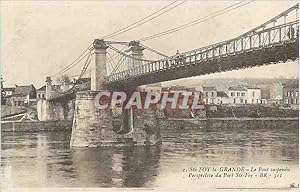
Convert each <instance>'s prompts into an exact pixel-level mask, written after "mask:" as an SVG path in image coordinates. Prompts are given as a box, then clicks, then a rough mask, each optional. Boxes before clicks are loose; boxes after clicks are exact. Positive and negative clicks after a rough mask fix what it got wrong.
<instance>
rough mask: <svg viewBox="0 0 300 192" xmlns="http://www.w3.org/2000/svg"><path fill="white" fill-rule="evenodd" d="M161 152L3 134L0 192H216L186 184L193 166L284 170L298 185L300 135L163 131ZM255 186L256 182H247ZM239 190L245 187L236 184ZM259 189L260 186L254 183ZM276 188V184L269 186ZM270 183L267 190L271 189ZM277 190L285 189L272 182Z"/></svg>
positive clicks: (62, 135)
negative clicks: (177, 191)
mask: <svg viewBox="0 0 300 192" xmlns="http://www.w3.org/2000/svg"><path fill="white" fill-rule="evenodd" d="M162 130H163V131H164V132H163V133H162V136H163V145H162V146H161V147H130V148H129V147H125V148H109V147H107V148H72V149H70V147H69V142H68V141H69V139H70V132H56V133H2V134H1V139H2V152H1V153H2V154H1V156H2V157H1V159H2V162H1V172H2V174H3V182H2V185H3V187H12V186H14V187H170V186H171V187H172V186H173V187H174V183H176V185H177V186H185V185H189V186H193V185H194V186H196V187H197V186H198V187H199V186H203V187H211V186H216V185H218V186H220V187H226V186H227V185H228V180H226V181H222V180H218V181H215V182H210V181H209V182H207V181H208V180H205V179H200V180H192V181H191V180H189V179H187V178H186V177H184V176H185V175H184V174H183V173H182V169H183V168H189V167H191V166H231V165H240V166H252V165H255V166H275V167H284V166H288V167H290V168H291V169H292V171H291V172H290V173H289V175H288V177H289V179H290V180H289V181H288V182H289V183H293V182H295V183H297V170H298V167H297V164H298V148H299V146H298V143H299V140H298V129H296V128H295V129H289V130H286V129H272V130H271V129H266V130H245V129H239V130H238V133H237V130H236V129H235V130H230V129H228V130H223V131H218V132H216V131H215V132H207V131H203V130H201V129H200V130H199V129H193V128H187V129H180V130H176V133H175V132H174V131H173V130H169V131H168V130H167V129H166V130H164V129H162ZM251 182H254V183H255V182H257V181H251ZM235 183H237V184H241V185H242V184H245V182H244V181H237V182H235ZM255 184H258V183H255ZM273 184H274V182H273ZM273 184H272V183H271V185H273ZM275 184H278V186H288V183H286V181H285V183H282V182H277V181H276V182H275Z"/></svg>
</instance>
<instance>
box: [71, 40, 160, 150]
mask: <svg viewBox="0 0 300 192" xmlns="http://www.w3.org/2000/svg"><path fill="white" fill-rule="evenodd" d="M107 48H108V46H107V45H106V44H105V42H104V40H99V39H96V40H94V42H93V46H92V47H91V49H90V51H91V53H92V55H91V57H92V60H91V64H90V65H91V70H92V71H91V90H88V91H79V92H77V93H76V99H75V108H74V117H73V126H72V135H71V141H70V146H71V147H98V146H131V145H155V144H160V143H161V137H160V130H159V115H158V111H157V110H156V107H152V108H149V109H147V110H146V109H145V110H143V109H133V108H130V109H127V110H123V109H122V107H121V108H117V109H110V108H107V109H99V108H97V102H100V103H102V102H104V103H110V98H109V97H101V100H99V99H97V94H98V93H100V92H101V91H110V92H111V91H113V90H109V87H104V86H103V82H104V79H105V77H106V76H107V68H106V66H107V65H106V49H107ZM142 50H143V49H142V48H141V49H139V45H138V43H136V42H135V43H132V49H131V51H132V53H131V55H132V56H133V57H142V55H143V54H142ZM135 65H138V63H135ZM119 91H120V90H119ZM123 91H125V90H123ZM126 91H128V90H126ZM144 120H147V122H145V121H144Z"/></svg>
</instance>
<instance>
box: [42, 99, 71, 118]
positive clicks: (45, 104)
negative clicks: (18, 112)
mask: <svg viewBox="0 0 300 192" xmlns="http://www.w3.org/2000/svg"><path fill="white" fill-rule="evenodd" d="M74 103H75V101H74V100H67V101H60V102H52V101H47V100H44V99H39V100H38V101H37V112H38V119H39V120H40V121H56V120H72V119H73V116H74V109H75V107H74Z"/></svg>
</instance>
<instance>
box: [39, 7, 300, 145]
mask: <svg viewBox="0 0 300 192" xmlns="http://www.w3.org/2000/svg"><path fill="white" fill-rule="evenodd" d="M298 9H299V5H298V4H296V5H295V6H293V7H291V8H290V9H288V10H286V11H284V12H283V13H281V14H279V15H277V16H276V17H274V18H272V19H270V20H269V21H267V22H265V23H263V24H261V25H260V26H258V27H256V28H254V29H252V30H250V31H248V32H246V33H244V34H242V35H240V36H238V37H236V38H233V39H230V40H227V41H224V42H220V43H216V44H212V45H209V46H205V47H201V48H199V49H196V50H192V51H188V52H185V53H177V54H176V55H174V56H170V57H169V56H167V55H164V54H162V53H160V52H159V51H156V50H153V49H151V48H149V47H147V46H145V45H143V44H142V43H141V42H139V41H131V42H113V41H107V40H103V39H96V40H94V42H93V43H92V45H91V46H89V54H88V56H87V60H86V63H85V65H84V67H83V69H82V72H81V74H80V76H79V78H78V80H77V81H76V82H75V83H74V85H73V86H72V87H71V88H69V89H64V90H63V91H56V90H54V89H53V86H52V85H51V78H50V77H47V80H46V99H41V100H39V101H38V112H39V119H40V120H57V119H59V120H70V119H72V120H73V126H72V137H71V142H70V145H71V146H79V147H91V146H111V145H136V144H137V145H150V144H153V145H156V144H160V143H161V136H160V126H159V122H160V119H159V116H160V112H161V111H159V109H158V108H157V106H154V107H152V108H151V109H147V110H137V109H134V108H130V109H126V110H124V111H122V112H121V113H120V114H118V113H117V112H115V111H114V110H111V109H105V110H99V109H97V108H96V106H95V98H96V95H97V94H98V93H99V92H100V91H102V90H109V91H113V90H134V89H135V88H136V87H137V86H139V85H145V84H151V83H157V82H163V81H169V80H175V79H180V78H186V77H192V76H198V75H204V74H210V73H216V72H222V71H231V70H237V69H243V68H249V67H254V66H262V65H269V64H273V63H280V62H286V61H294V60H297V59H298V58H299V55H298V46H299V20H298ZM292 13H296V14H294V15H295V17H292V18H291V17H289V16H290V15H291V14H292ZM115 44H119V45H125V47H127V48H128V49H127V50H124V51H123V49H117V48H116V47H114V46H115ZM109 50H110V51H114V52H115V54H116V55H117V56H110V54H109V53H108V51H109ZM145 51H150V52H152V53H154V54H157V55H159V56H160V57H163V58H162V59H156V60H147V59H145V58H144V57H143V55H144V52H145ZM128 53H129V54H128ZM115 58H118V60H117V61H116V62H115V61H114V59H115ZM109 63H110V64H112V63H113V66H112V69H111V70H109ZM88 67H90V72H91V75H90V78H89V79H90V82H80V79H82V78H80V77H82V75H83V74H84V73H85V72H86V71H87V68H88ZM84 84H87V86H83V85H84ZM106 99H110V98H106ZM103 101H104V102H106V101H105V99H104V100H103ZM99 102H102V100H100V101H99ZM145 120H148V121H147V122H146V121H145Z"/></svg>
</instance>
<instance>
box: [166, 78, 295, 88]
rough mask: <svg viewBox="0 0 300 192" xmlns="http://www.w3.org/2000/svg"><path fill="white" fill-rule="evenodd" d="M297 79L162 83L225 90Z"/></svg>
mask: <svg viewBox="0 0 300 192" xmlns="http://www.w3.org/2000/svg"><path fill="white" fill-rule="evenodd" d="M298 81H299V79H249V78H245V79H235V78H232V79H228V78H226V79H199V80H198V79H197V80H195V79H182V80H178V81H176V82H172V83H169V82H167V83H163V86H170V85H180V86H186V87H200V86H215V87H216V88H217V89H218V90H226V89H227V88H228V87H230V86H238V85H242V86H245V87H259V88H266V87H269V86H270V85H272V84H273V83H279V82H280V83H283V84H295V83H298Z"/></svg>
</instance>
